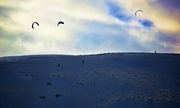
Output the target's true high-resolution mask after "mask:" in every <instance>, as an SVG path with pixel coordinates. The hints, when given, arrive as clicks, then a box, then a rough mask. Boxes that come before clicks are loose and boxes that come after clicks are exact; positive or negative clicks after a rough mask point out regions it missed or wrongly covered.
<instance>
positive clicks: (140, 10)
mask: <svg viewBox="0 0 180 108" xmlns="http://www.w3.org/2000/svg"><path fill="white" fill-rule="evenodd" d="M139 12H143V10H137V11H136V12H135V16H137V14H138V13H139Z"/></svg>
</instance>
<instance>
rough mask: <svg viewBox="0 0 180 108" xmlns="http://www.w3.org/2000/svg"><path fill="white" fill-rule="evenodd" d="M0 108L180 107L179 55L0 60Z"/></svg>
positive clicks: (124, 54) (9, 58)
mask: <svg viewBox="0 0 180 108" xmlns="http://www.w3.org/2000/svg"><path fill="white" fill-rule="evenodd" d="M0 108H180V55H175V54H136V53H132V54H131V53H119V54H100V55H88V56H63V55H41V56H40V55H39V56H22V57H1V58H0Z"/></svg>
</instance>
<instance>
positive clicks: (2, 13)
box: [0, 6, 14, 18]
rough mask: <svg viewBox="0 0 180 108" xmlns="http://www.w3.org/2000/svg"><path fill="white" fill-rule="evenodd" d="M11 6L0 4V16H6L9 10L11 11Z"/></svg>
mask: <svg viewBox="0 0 180 108" xmlns="http://www.w3.org/2000/svg"><path fill="white" fill-rule="evenodd" d="M13 10H14V9H13V8H9V7H4V6H0V18H8V17H9V12H11V11H13Z"/></svg>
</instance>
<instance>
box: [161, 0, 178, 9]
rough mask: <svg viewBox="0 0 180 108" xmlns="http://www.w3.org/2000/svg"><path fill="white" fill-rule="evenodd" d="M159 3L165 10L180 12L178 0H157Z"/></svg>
mask: <svg viewBox="0 0 180 108" xmlns="http://www.w3.org/2000/svg"><path fill="white" fill-rule="evenodd" d="M159 3H160V4H161V5H162V6H163V7H165V8H168V9H173V10H180V0H159Z"/></svg>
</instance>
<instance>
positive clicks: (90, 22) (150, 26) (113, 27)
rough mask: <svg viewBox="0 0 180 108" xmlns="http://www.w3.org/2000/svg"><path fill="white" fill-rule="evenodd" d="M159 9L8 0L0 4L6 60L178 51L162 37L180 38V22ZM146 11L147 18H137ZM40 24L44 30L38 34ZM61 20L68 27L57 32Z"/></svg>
mask: <svg viewBox="0 0 180 108" xmlns="http://www.w3.org/2000/svg"><path fill="white" fill-rule="evenodd" d="M17 4H18V5H17ZM152 4H153V5H152ZM156 4H158V2H157V1H154V2H150V1H149V0H140V1H139V2H137V1H135V0H126V1H125V0H97V1H93V0H76V1H74V0H46V2H44V0H28V1H27V0H17V1H10V0H4V1H3V2H2V1H1V2H0V10H1V11H0V27H1V30H0V33H1V35H0V39H1V41H0V44H1V48H0V56H2V55H17V54H20V55H21V54H49V53H53V54H90V53H101V52H119V51H126V52H128V51H153V50H155V49H158V50H159V51H162V52H166V51H172V52H176V51H178V49H179V48H178V47H177V44H173V43H171V42H168V39H164V38H165V37H166V36H164V38H163V35H162V34H165V35H166V34H169V36H168V38H170V39H172V38H173V37H174V38H175V37H178V36H179V35H178V34H179V25H178V24H177V22H178V20H177V19H176V18H172V19H171V18H168V19H167V16H168V15H169V14H168V13H167V12H166V11H165V10H162V9H161V8H158V7H156ZM140 8H141V9H143V11H144V13H141V14H139V15H138V16H135V15H134V12H135V11H136V10H138V9H140ZM35 21H36V22H38V23H39V24H40V26H36V28H35V29H32V28H31V24H32V23H33V22H35ZM59 21H63V22H64V23H65V24H64V25H61V26H59V27H57V23H58V22H59ZM159 32H161V33H162V34H159ZM174 34H176V35H174ZM165 40H166V42H165ZM178 41H179V40H178ZM164 43H165V44H166V45H165V44H164ZM164 46H169V47H164Z"/></svg>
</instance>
